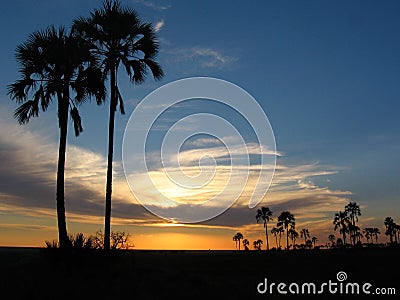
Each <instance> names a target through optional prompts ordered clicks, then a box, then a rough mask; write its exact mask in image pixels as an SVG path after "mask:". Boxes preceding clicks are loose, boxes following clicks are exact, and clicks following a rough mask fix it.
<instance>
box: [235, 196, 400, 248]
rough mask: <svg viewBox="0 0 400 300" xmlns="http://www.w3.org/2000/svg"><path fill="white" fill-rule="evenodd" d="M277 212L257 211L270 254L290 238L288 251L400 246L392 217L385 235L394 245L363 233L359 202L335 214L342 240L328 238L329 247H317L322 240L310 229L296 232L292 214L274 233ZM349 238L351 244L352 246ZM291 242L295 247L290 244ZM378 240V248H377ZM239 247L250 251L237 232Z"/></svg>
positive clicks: (370, 231)
mask: <svg viewBox="0 0 400 300" xmlns="http://www.w3.org/2000/svg"><path fill="white" fill-rule="evenodd" d="M272 215H273V212H272V211H271V210H270V209H269V207H264V206H263V207H261V208H260V209H257V213H256V221H257V223H262V224H263V226H264V229H265V241H266V250H267V251H268V250H282V243H281V239H282V236H285V238H286V244H285V245H286V247H285V249H286V250H290V249H292V250H295V249H320V248H349V247H373V246H395V245H398V244H399V242H400V225H397V224H396V223H395V222H394V220H393V219H392V218H391V217H386V218H385V220H384V222H383V224H384V225H385V228H386V230H385V235H387V236H389V239H390V243H387V244H378V236H379V235H380V234H381V232H380V230H379V228H377V227H365V228H364V229H361V228H360V227H359V226H357V223H358V217H359V216H361V209H360V206H359V205H358V204H357V203H356V202H349V203H348V204H347V205H346V206H345V207H344V210H343V211H339V212H337V213H335V215H334V218H333V229H334V231H336V230H338V231H339V233H340V235H341V237H338V238H336V237H335V235H334V234H333V233H331V234H329V236H328V241H329V242H328V243H326V244H325V245H316V242H317V241H318V238H317V237H315V236H313V237H311V238H310V230H309V228H301V229H300V231H299V232H298V231H297V230H296V219H295V217H294V215H293V214H291V213H290V212H289V211H283V212H281V214H280V215H279V216H278V218H277V222H276V226H274V227H273V228H272V229H271V230H270V231H269V230H268V223H269V222H271V221H273V217H272ZM269 233H270V234H272V235H273V236H274V237H275V244H276V248H275V247H274V248H272V249H270V247H269ZM299 237H300V238H302V239H304V243H300V244H298V243H296V241H297V239H298V238H299ZM347 237H348V238H349V240H350V243H348V241H349V240H348V239H346V238H347ZM363 238H365V239H366V243H364V244H363V243H362V239H363ZM289 240H290V242H291V243H289ZM374 240H375V244H374ZM233 241H235V243H236V249H237V250H240V242H241V241H242V243H243V246H244V250H249V248H248V245H249V244H250V242H249V240H248V239H246V238H244V236H243V234H242V233H241V232H237V233H236V234H235V235H234V236H233ZM262 244H263V241H262V240H261V239H257V240H255V241H253V247H254V249H255V250H261V246H262Z"/></svg>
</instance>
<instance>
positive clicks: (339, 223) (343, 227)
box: [333, 211, 350, 246]
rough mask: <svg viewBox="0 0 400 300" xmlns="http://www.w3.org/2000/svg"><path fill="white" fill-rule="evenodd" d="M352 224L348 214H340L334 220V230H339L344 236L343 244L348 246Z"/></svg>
mask: <svg viewBox="0 0 400 300" xmlns="http://www.w3.org/2000/svg"><path fill="white" fill-rule="evenodd" d="M349 224H350V219H349V216H348V215H347V212H345V211H344V212H341V211H340V212H338V213H336V214H335V218H334V219H333V225H335V227H334V230H336V229H338V228H339V232H340V233H341V234H342V235H343V244H344V246H346V233H347V232H348V225H349Z"/></svg>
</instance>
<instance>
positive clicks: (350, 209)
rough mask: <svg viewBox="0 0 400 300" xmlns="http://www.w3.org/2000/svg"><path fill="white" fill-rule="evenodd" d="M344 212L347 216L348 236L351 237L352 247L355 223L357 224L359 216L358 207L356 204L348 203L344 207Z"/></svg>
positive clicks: (355, 233) (354, 236)
mask: <svg viewBox="0 0 400 300" xmlns="http://www.w3.org/2000/svg"><path fill="white" fill-rule="evenodd" d="M344 211H345V212H346V213H347V214H348V216H349V218H350V221H351V225H352V226H350V227H349V232H350V235H351V236H352V241H353V245H355V244H356V235H357V230H356V228H357V227H356V222H358V217H359V216H361V210H360V206H359V205H358V204H357V203H356V202H350V203H349V204H347V205H346V206H345V207H344Z"/></svg>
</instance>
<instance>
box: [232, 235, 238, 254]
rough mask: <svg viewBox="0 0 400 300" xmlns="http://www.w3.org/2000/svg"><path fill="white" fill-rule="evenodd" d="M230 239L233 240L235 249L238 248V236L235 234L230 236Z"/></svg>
mask: <svg viewBox="0 0 400 300" xmlns="http://www.w3.org/2000/svg"><path fill="white" fill-rule="evenodd" d="M232 240H233V241H234V242H235V246H236V247H235V248H236V250H237V249H238V237H237V235H236V234H235V235H234V236H233V237H232Z"/></svg>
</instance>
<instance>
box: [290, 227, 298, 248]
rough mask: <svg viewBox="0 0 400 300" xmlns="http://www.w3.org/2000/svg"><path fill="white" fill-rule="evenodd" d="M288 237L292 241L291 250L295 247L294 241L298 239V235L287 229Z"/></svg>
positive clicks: (294, 231) (291, 229)
mask: <svg viewBox="0 0 400 300" xmlns="http://www.w3.org/2000/svg"><path fill="white" fill-rule="evenodd" d="M289 237H290V239H291V240H292V244H293V248H295V247H296V239H297V238H298V237H299V233H298V232H297V231H296V229H294V228H290V229H289Z"/></svg>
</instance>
